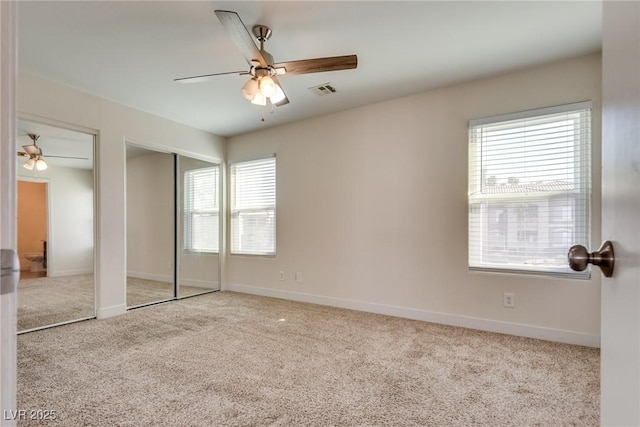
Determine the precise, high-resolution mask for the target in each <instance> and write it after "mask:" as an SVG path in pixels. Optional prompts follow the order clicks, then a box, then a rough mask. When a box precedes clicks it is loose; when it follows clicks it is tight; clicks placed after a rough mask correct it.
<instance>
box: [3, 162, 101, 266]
mask: <svg viewBox="0 0 640 427" xmlns="http://www.w3.org/2000/svg"><path fill="white" fill-rule="evenodd" d="M21 162H22V161H19V163H21ZM16 169H17V171H18V178H19V179H22V180H33V179H35V173H34V171H29V170H27V169H24V168H21V167H18V168H16ZM37 174H38V177H37V179H39V180H42V181H46V182H48V183H49V185H48V191H49V195H48V198H49V204H48V215H49V218H48V227H49V231H48V234H49V237H48V241H47V270H48V271H47V275H48V276H50V277H57V276H68V275H74V274H88V273H93V271H94V265H93V259H94V252H93V245H94V242H93V237H94V229H93V227H94V220H93V219H94V216H93V208H94V199H93V171H92V170H86V169H76V168H69V167H62V166H56V165H53V164H49V167H48V168H47V169H46V170H44V171H38V173H37Z"/></svg>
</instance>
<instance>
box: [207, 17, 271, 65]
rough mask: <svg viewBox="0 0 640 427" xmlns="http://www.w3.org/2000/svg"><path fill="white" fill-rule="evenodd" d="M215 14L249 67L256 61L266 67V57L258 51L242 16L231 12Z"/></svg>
mask: <svg viewBox="0 0 640 427" xmlns="http://www.w3.org/2000/svg"><path fill="white" fill-rule="evenodd" d="M214 12H215V14H216V16H217V17H218V19H219V20H220V23H221V24H222V26H223V27H224V28H225V29H226V30H227V33H228V34H229V37H231V40H232V41H233V43H235V45H236V47H237V48H238V49H239V50H240V52H242V55H243V56H244V58H245V59H246V60H247V62H248V63H249V65H251V61H252V60H256V61H258V62H259V63H260V66H261V67H266V66H267V61H266V60H265V59H264V56H262V53H260V50H258V47H257V46H256V43H255V42H254V41H253V37H251V34H249V31H247V27H245V26H244V24H243V23H242V20H241V19H240V16H238V14H237V13H235V12H231V11H229V10H216V11H214Z"/></svg>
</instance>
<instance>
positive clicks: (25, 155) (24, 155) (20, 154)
mask: <svg viewBox="0 0 640 427" xmlns="http://www.w3.org/2000/svg"><path fill="white" fill-rule="evenodd" d="M18 157H31V156H30V155H29V154H28V153H25V152H24V151H18Z"/></svg>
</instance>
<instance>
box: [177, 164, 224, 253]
mask: <svg viewBox="0 0 640 427" xmlns="http://www.w3.org/2000/svg"><path fill="white" fill-rule="evenodd" d="M202 170H215V171H216V172H215V174H216V177H215V181H216V182H215V194H214V196H215V197H214V201H215V205H216V207H215V208H213V209H207V210H201V209H195V208H193V200H194V199H195V198H194V197H191V196H190V195H189V193H190V191H193V188H191V187H190V189H189V190H187V185H190V184H191V183H192V182H193V179H187V175H195V174H197V173H198V172H200V173H201V172H202ZM220 177H221V167H220V165H219V164H214V165H211V166H206V167H203V168H196V169H188V170H185V171H184V172H183V174H182V183H183V185H182V187H183V188H182V192H183V195H182V215H183V233H184V236H183V243H184V244H183V248H182V249H183V251H184V252H185V253H193V254H219V253H220V211H221V210H220V202H219V201H220ZM188 205H189V206H188ZM195 215H216V216H217V218H218V221H217V222H218V226H217V230H216V233H217V235H218V238H217V239H216V242H215V244H216V248H215V249H199V248H194V247H193V240H194V239H193V235H194V221H193V217H194V216H195Z"/></svg>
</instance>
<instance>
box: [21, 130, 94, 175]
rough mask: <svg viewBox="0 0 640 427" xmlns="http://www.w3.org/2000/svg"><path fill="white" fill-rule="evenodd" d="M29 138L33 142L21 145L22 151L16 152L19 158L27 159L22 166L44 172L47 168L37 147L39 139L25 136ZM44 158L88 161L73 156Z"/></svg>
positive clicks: (29, 134)
mask: <svg viewBox="0 0 640 427" xmlns="http://www.w3.org/2000/svg"><path fill="white" fill-rule="evenodd" d="M27 135H28V136H29V138H31V140H32V141H33V144H31V145H23V146H22V148H24V151H18V156H20V157H28V158H29V159H28V160H27V161H26V162H24V164H23V165H22V166H23V167H24V168H26V169H29V170H33V168H34V167H35V168H36V170H39V171H41V170H45V169H46V168H47V163H46V162H45V161H44V158H43V157H44V154H43V153H42V148H40V147H38V145H37V141H38V139H40V135H36V134H34V133H28V134H27ZM46 157H57V158H61V159H77V160H88V159H87V158H86V157H73V156H52V155H47V156H46Z"/></svg>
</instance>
